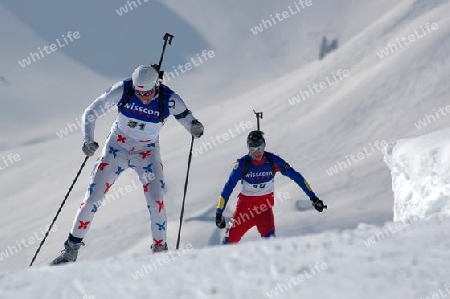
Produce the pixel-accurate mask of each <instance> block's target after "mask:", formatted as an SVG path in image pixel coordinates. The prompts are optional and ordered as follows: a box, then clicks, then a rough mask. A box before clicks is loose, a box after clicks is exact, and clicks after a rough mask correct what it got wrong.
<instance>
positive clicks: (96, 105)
mask: <svg viewBox="0 0 450 299" xmlns="http://www.w3.org/2000/svg"><path fill="white" fill-rule="evenodd" d="M122 95H123V81H120V82H118V83H116V84H114V85H113V86H112V87H111V88H110V89H109V90H107V91H106V92H105V93H103V94H102V95H101V96H99V97H98V98H97V99H95V101H94V102H93V103H92V104H91V105H89V107H87V108H86V110H85V111H84V113H83V116H82V117H81V121H82V123H83V125H82V128H83V140H84V141H85V142H86V141H92V140H94V129H95V122H96V120H97V118H98V117H99V116H101V115H103V114H105V113H106V112H108V111H109V110H111V108H112V107H114V106H117V104H118V103H119V101H120V99H121V98H122Z"/></svg>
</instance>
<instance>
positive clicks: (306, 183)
mask: <svg viewBox="0 0 450 299" xmlns="http://www.w3.org/2000/svg"><path fill="white" fill-rule="evenodd" d="M303 181H304V182H305V185H306V188H308V190H309V191H312V189H311V186H310V185H309V183H308V182H307V181H306V180H303Z"/></svg>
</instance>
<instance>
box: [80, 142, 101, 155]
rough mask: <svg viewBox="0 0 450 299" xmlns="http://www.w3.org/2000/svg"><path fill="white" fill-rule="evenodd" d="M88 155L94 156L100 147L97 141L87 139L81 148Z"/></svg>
mask: <svg viewBox="0 0 450 299" xmlns="http://www.w3.org/2000/svg"><path fill="white" fill-rule="evenodd" d="M81 149H82V150H83V153H84V154H85V155H86V156H93V155H94V153H95V151H96V150H97V149H98V143H97V142H95V141H86V142H85V143H83V147H82V148H81Z"/></svg>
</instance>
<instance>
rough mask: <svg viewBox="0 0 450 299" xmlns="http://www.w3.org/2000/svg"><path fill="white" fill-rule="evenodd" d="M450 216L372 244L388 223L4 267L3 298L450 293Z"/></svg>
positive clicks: (333, 298) (323, 298)
mask: <svg viewBox="0 0 450 299" xmlns="http://www.w3.org/2000/svg"><path fill="white" fill-rule="evenodd" d="M449 224H450V223H449V220H448V219H434V220H429V221H422V222H418V223H413V224H411V225H409V226H407V227H400V228H398V226H395V228H397V230H396V229H395V228H392V229H391V231H393V233H391V234H390V235H388V236H386V237H385V238H384V239H380V240H379V241H378V242H376V243H375V244H373V245H370V246H367V245H366V243H367V240H366V239H367V238H375V236H376V235H377V234H380V233H382V231H381V229H380V228H378V227H370V226H361V227H360V228H359V229H355V230H348V231H344V232H340V233H337V232H326V233H320V234H316V235H314V236H313V235H306V236H301V237H291V238H282V239H272V240H267V241H259V242H248V243H246V244H242V245H239V246H225V247H218V246H216V247H210V248H204V249H195V247H194V248H192V247H190V246H189V244H186V247H184V248H183V249H182V250H180V251H178V252H170V253H167V254H158V255H157V256H150V255H144V256H142V255H141V256H133V257H127V258H120V257H117V258H111V257H108V258H105V259H102V260H86V261H80V262H77V263H75V264H73V265H70V266H61V267H48V266H46V267H40V268H35V269H30V270H25V271H14V272H3V273H2V274H1V276H0V285H1V286H2V287H1V288H0V298H5V299H6V298H21V299H28V298H30V299H31V298H33V299H34V298H40V299H47V298H49V299H50V298H58V299H72V298H84V299H87V298H89V299H99V298H110V299H119V298H133V299H138V298H139V299H140V298H142V299H144V298H166V299H183V298H186V299H188V298H198V299H200V298H218V299H219V298H220V299H222V298H223V299H229V298H235V299H241V298H257V299H262V298H320V299H341V298H345V299H361V298H365V299H372V298H384V299H398V298H408V299H409V298H411V299H412V298H425V297H426V296H432V295H433V294H439V293H441V294H443V295H444V296H448V295H449V294H450V291H449V289H448V288H449V287H448V286H449V281H448V277H449V270H448V269H449V268H450V254H449V251H448V248H449V246H450V233H449V230H448V229H446V228H447V227H448V225H449ZM391 226H392V225H391ZM392 227H393V226H392ZM417 240H420V242H418V241H417ZM444 296H443V297H440V296H438V297H435V298H445V297H444ZM429 298H431V297H429Z"/></svg>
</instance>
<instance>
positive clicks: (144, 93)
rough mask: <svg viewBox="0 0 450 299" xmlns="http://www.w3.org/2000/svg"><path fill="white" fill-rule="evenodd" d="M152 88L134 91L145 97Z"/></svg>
mask: <svg viewBox="0 0 450 299" xmlns="http://www.w3.org/2000/svg"><path fill="white" fill-rule="evenodd" d="M153 90H154V88H152V89H150V90H144V91H140V90H134V91H135V92H136V93H137V94H138V95H140V96H141V97H146V96H148V95H150V94H151V93H152V92H153Z"/></svg>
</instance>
